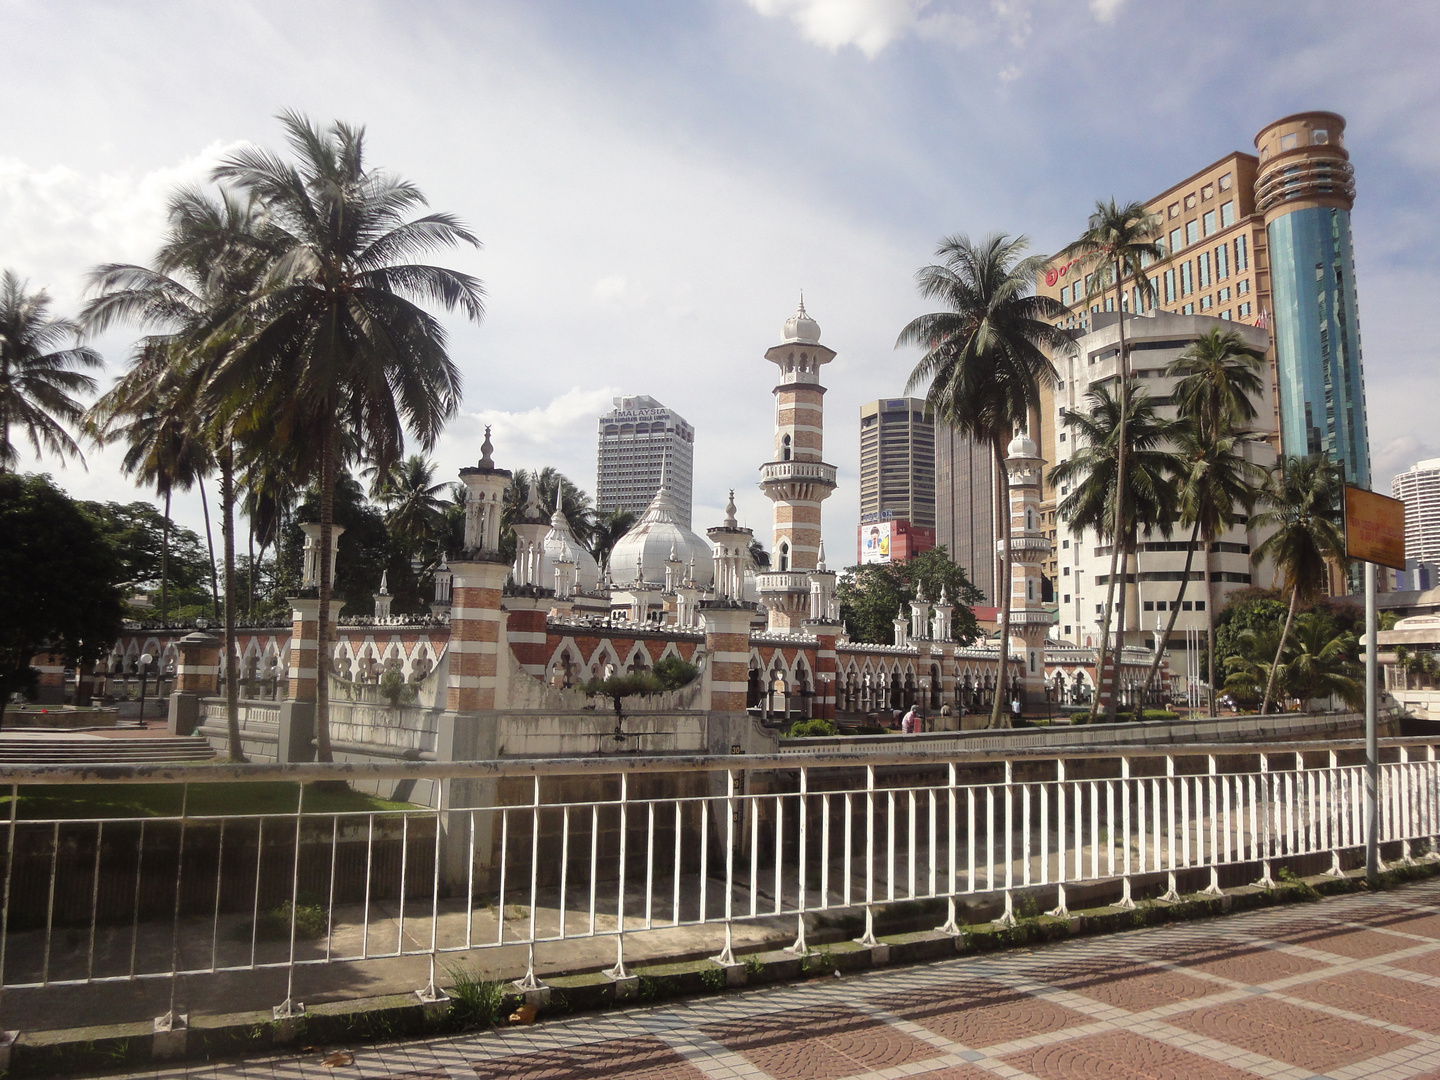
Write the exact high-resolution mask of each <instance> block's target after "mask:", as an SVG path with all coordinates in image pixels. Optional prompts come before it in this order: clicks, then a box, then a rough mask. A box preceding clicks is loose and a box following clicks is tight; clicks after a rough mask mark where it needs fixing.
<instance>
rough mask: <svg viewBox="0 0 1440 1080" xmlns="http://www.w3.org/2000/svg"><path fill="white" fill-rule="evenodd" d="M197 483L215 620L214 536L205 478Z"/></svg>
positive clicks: (217, 605) (217, 601)
mask: <svg viewBox="0 0 1440 1080" xmlns="http://www.w3.org/2000/svg"><path fill="white" fill-rule="evenodd" d="M197 483H198V484H199V485H200V509H201V510H202V511H203V512H204V514H205V547H206V548H208V549H209V551H210V599H211V600H212V601H213V603H214V605H215V621H216V622H219V621H220V585H219V584H218V583H217V582H216V580H215V537H214V536H213V535H211V533H210V502H209V500H208V499H206V498H205V478H204V477H203V476H202V477H200V478H199V480H198V481H197Z"/></svg>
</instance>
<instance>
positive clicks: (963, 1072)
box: [910, 1065, 995, 1080]
mask: <svg viewBox="0 0 1440 1080" xmlns="http://www.w3.org/2000/svg"><path fill="white" fill-rule="evenodd" d="M910 1075H911V1076H912V1077H913V1078H914V1080H995V1074H994V1073H993V1072H991V1071H990V1070H989V1069H982V1068H980V1066H978V1065H947V1066H945V1067H944V1068H942V1069H935V1070H932V1071H931V1072H918V1073H911V1074H910Z"/></svg>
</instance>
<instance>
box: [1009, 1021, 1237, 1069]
mask: <svg viewBox="0 0 1440 1080" xmlns="http://www.w3.org/2000/svg"><path fill="white" fill-rule="evenodd" d="M1004 1060H1005V1064H1007V1065H1009V1066H1011V1067H1012V1068H1016V1069H1020V1070H1021V1071H1022V1072H1027V1073H1029V1074H1031V1075H1032V1076H1035V1077H1038V1078H1039V1080H1080V1078H1085V1077H1098V1078H1102V1080H1122V1078H1123V1080H1255V1078H1256V1076H1257V1074H1255V1073H1252V1072H1246V1071H1244V1070H1242V1069H1237V1068H1235V1067H1233V1066H1231V1065H1226V1064H1224V1063H1223V1062H1219V1061H1212V1060H1211V1059H1210V1058H1207V1057H1202V1056H1201V1055H1199V1054H1196V1053H1193V1052H1192V1051H1189V1050H1185V1049H1183V1048H1182V1047H1178V1046H1168V1045H1166V1044H1165V1043H1163V1042H1158V1041H1157V1040H1155V1039H1147V1038H1145V1037H1144V1036H1143V1035H1136V1034H1135V1033H1134V1032H1130V1031H1106V1032H1101V1033H1100V1034H1097V1035H1087V1036H1085V1037H1083V1038H1079V1039H1067V1040H1065V1041H1064V1042H1057V1043H1050V1044H1049V1045H1047V1046H1042V1047H1039V1048H1037V1049H1035V1050H1023V1051H1020V1052H1018V1053H1014V1054H1007V1055H1006V1057H1005V1059H1004Z"/></svg>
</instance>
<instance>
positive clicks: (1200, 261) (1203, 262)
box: [1195, 251, 1210, 289]
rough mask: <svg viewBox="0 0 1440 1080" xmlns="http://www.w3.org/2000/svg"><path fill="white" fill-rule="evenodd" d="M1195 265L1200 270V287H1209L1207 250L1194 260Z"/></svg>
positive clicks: (1208, 255) (1208, 254) (1208, 256)
mask: <svg viewBox="0 0 1440 1080" xmlns="http://www.w3.org/2000/svg"><path fill="white" fill-rule="evenodd" d="M1195 265H1196V266H1197V267H1198V268H1199V270H1200V288H1202V289H1208V288H1209V287H1210V253H1209V252H1208V251H1207V252H1205V253H1204V254H1202V255H1201V256H1200V257H1199V258H1197V259H1196V260H1195Z"/></svg>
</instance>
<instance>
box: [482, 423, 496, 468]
mask: <svg viewBox="0 0 1440 1080" xmlns="http://www.w3.org/2000/svg"><path fill="white" fill-rule="evenodd" d="M494 451H495V447H494V446H493V445H491V443H490V425H489V424H486V425H485V441H484V442H483V443H481V444H480V468H482V469H493V468H495V459H494V458H493V457H491V456H490V455H491V454H492V453H494Z"/></svg>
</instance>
